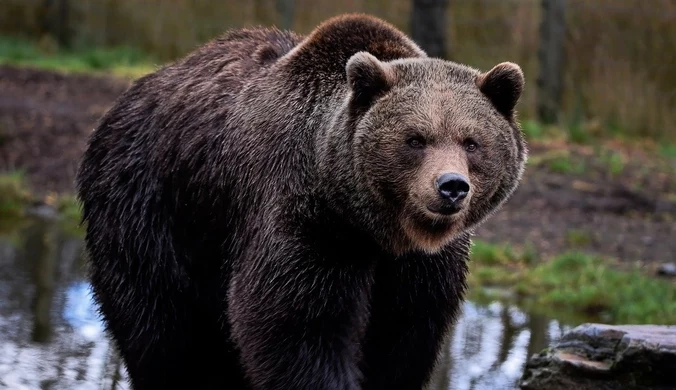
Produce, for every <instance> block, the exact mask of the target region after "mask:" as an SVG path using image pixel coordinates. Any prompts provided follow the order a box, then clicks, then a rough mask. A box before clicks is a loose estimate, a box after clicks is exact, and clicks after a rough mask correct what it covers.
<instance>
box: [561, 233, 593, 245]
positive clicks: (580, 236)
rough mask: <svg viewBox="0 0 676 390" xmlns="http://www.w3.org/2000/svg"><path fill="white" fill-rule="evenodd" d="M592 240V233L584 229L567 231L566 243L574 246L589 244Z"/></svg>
mask: <svg viewBox="0 0 676 390" xmlns="http://www.w3.org/2000/svg"><path fill="white" fill-rule="evenodd" d="M591 240H592V238H591V234H590V233H589V232H585V231H583V230H576V229H571V230H568V231H567V232H566V243H567V244H568V245H570V246H571V247H574V248H579V247H583V246H585V245H588V244H589V243H590V242H591Z"/></svg>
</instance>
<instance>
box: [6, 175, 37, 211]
mask: <svg viewBox="0 0 676 390" xmlns="http://www.w3.org/2000/svg"><path fill="white" fill-rule="evenodd" d="M29 199H30V194H29V192H28V189H27V188H26V186H25V181H24V175H23V173H22V172H10V173H3V174H0V219H2V220H7V219H12V218H19V217H21V216H22V210H23V206H24V205H25V204H26V202H28V201H29Z"/></svg>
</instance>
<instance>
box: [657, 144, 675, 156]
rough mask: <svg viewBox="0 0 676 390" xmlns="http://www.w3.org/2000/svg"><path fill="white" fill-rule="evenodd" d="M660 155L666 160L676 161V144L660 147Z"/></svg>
mask: <svg viewBox="0 0 676 390" xmlns="http://www.w3.org/2000/svg"><path fill="white" fill-rule="evenodd" d="M660 154H661V155H662V156H663V157H665V158H673V159H676V144H670V143H664V144H662V145H661V146H660Z"/></svg>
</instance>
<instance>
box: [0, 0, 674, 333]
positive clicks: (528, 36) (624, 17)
mask: <svg viewBox="0 0 676 390" xmlns="http://www.w3.org/2000/svg"><path fill="white" fill-rule="evenodd" d="M345 12H364V13H369V14H373V15H376V16H379V17H381V18H383V19H385V20H387V21H389V22H391V23H393V24H394V25H396V26H397V27H399V28H400V29H402V30H403V31H405V32H406V33H408V34H409V35H410V36H411V37H412V38H413V39H414V40H415V41H416V42H417V43H418V44H420V45H421V46H422V47H423V49H425V50H426V51H427V52H428V54H430V55H431V56H436V57H442V58H446V59H450V60H454V61H457V62H460V63H464V64H468V65H470V66H473V67H476V68H478V69H481V70H488V69H489V68H491V67H492V66H494V65H496V64H497V63H499V62H502V61H513V62H516V63H518V64H520V65H521V67H522V68H523V70H524V72H525V75H526V78H527V86H526V89H525V94H524V96H523V98H522V100H521V102H520V104H519V106H518V110H519V115H520V119H521V123H522V127H523V130H524V132H525V134H526V136H527V138H528V142H529V149H530V158H529V162H528V167H527V169H526V173H525V175H524V179H523V182H522V184H521V186H520V187H519V189H518V190H517V191H516V193H515V194H514V196H513V198H512V199H511V200H510V201H509V202H508V204H507V205H506V207H505V208H504V209H503V210H501V211H500V212H499V213H497V214H496V215H495V216H494V217H492V218H491V219H490V220H489V221H487V223H486V224H485V225H483V226H482V227H481V228H480V229H478V231H477V235H476V240H475V245H474V249H473V253H472V257H473V260H474V262H473V263H472V264H473V265H472V267H474V269H473V272H472V275H471V278H472V280H471V281H470V283H471V285H472V286H477V287H479V288H476V289H472V291H473V294H475V295H474V296H473V299H478V298H477V296H476V294H483V292H485V291H487V290H486V289H484V287H486V286H499V287H507V288H509V289H511V290H516V292H517V295H516V296H517V298H518V300H520V302H519V305H521V306H528V303H527V302H525V301H524V299H526V300H530V302H531V303H533V302H534V303H535V305H534V306H533V305H531V306H533V307H535V308H536V309H537V310H540V311H541V310H549V309H551V311H553V312H554V313H555V314H556V315H560V314H561V312H562V308H566V310H568V311H569V312H572V314H573V315H574V316H575V318H579V316H583V317H585V318H590V316H591V317H592V318H595V319H601V320H603V321H608V322H645V321H652V322H659V323H665V322H667V323H668V322H670V321H671V322H673V321H676V264H675V263H674V262H675V260H674V259H675V258H676V240H675V239H674V238H676V233H675V232H674V224H675V223H676V146H675V145H676V110H675V109H674V107H676V72H674V70H673V68H674V64H676V1H674V0H651V1H642V0H593V1H592V0H391V1H385V0H345V1H342V2H341V1H327V0H252V1H234V0H224V1H215V0H78V1H75V0H0V171H1V173H0V223H1V222H2V221H3V220H4V219H6V218H4V216H7V215H13V214H21V212H18V211H17V210H22V207H23V206H24V205H25V204H27V203H28V204H33V203H38V204H43V203H47V204H50V205H56V206H57V208H58V210H59V211H61V212H62V214H64V215H66V216H68V218H69V219H68V218H67V219H68V220H70V221H71V222H70V223H71V225H75V224H76V223H75V221H77V220H78V218H79V208H78V204H77V202H76V200H75V199H74V197H73V178H74V175H75V171H76V168H77V164H78V161H79V158H80V156H81V153H82V152H83V150H84V147H85V142H86V139H87V137H88V135H89V134H90V132H91V131H92V129H93V128H94V127H95V125H96V122H97V121H98V119H99V118H100V117H101V115H102V114H103V113H104V112H105V111H106V110H107V109H108V108H109V107H110V106H111V105H112V104H113V103H114V101H115V99H117V97H118V96H119V95H120V94H121V93H122V92H123V91H124V90H125V89H126V88H127V87H128V85H129V83H130V82H131V80H133V79H134V78H136V77H138V76H140V75H142V74H145V73H147V72H151V71H153V70H154V69H156V68H157V67H158V66H161V65H162V64H165V63H168V62H170V61H172V60H174V59H177V58H179V57H181V56H184V55H186V54H187V53H189V52H190V51H192V50H194V49H195V48H196V47H197V46H199V45H200V44H202V43H204V42H206V41H208V40H211V39H213V38H215V37H217V36H219V35H221V34H223V33H224V32H225V31H226V30H228V29H231V28H237V27H245V26H253V25H265V26H272V25H275V26H278V27H280V28H283V29H293V30H295V31H297V32H299V33H302V34H307V33H309V32H310V31H311V30H312V29H313V28H315V27H316V26H317V24H319V23H321V22H322V21H324V20H326V19H327V18H329V17H332V16H335V15H338V14H341V13H345ZM3 218H4V219H3ZM73 230H77V229H73ZM78 231H79V230H78ZM656 276H657V278H656ZM665 276H666V277H671V279H667V280H661V279H663V277H665ZM524 297H526V298H524Z"/></svg>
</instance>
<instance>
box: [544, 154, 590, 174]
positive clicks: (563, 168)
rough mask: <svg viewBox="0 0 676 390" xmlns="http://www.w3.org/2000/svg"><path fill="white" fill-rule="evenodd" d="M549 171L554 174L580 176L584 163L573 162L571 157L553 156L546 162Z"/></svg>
mask: <svg viewBox="0 0 676 390" xmlns="http://www.w3.org/2000/svg"><path fill="white" fill-rule="evenodd" d="M547 164H548V166H549V169H550V170H551V171H552V172H556V173H573V174H582V173H584V171H585V168H586V166H585V163H584V161H581V160H575V159H573V158H572V156H571V155H569V154H568V155H560V156H555V157H553V158H552V159H550V160H549V161H548V162H547Z"/></svg>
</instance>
